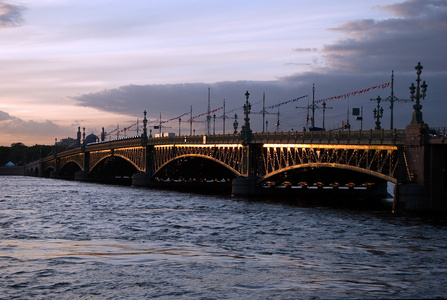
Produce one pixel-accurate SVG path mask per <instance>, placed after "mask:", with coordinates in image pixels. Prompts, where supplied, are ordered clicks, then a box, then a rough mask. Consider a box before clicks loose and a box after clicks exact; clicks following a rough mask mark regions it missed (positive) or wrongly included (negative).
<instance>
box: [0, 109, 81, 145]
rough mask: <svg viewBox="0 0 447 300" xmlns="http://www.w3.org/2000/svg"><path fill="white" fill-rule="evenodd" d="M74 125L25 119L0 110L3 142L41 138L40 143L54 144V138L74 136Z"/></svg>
mask: <svg viewBox="0 0 447 300" xmlns="http://www.w3.org/2000/svg"><path fill="white" fill-rule="evenodd" d="M75 134H76V132H75V129H74V127H73V128H72V127H63V126H59V125H57V124H55V123H54V122H52V121H48V120H47V121H45V122H36V121H33V120H30V121H25V120H22V119H20V118H17V117H13V116H10V115H9V114H8V113H6V112H4V111H0V137H1V138H0V139H1V140H2V142H3V143H5V142H6V143H9V144H11V143H15V142H22V143H25V144H27V143H30V142H32V141H35V140H39V141H40V142H39V143H40V144H52V143H54V138H63V137H68V136H74V135H75Z"/></svg>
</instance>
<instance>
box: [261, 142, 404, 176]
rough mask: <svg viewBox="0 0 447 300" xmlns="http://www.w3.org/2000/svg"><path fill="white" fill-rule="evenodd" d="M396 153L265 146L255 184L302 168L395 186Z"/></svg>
mask: <svg viewBox="0 0 447 300" xmlns="http://www.w3.org/2000/svg"><path fill="white" fill-rule="evenodd" d="M397 165H398V151H397V147H396V146H382V145H357V146H356V145H315V144H314V145H309V144H266V145H264V147H263V150H262V154H261V161H260V162H259V168H260V170H258V183H260V182H262V181H265V180H268V179H269V178H271V177H273V176H275V175H278V174H280V173H283V172H287V171H291V170H297V169H303V168H322V167H326V168H337V169H344V170H351V171H355V172H359V173H364V174H368V175H371V176H374V177H377V178H380V179H383V180H386V181H391V182H394V183H396V182H397V179H396V172H397Z"/></svg>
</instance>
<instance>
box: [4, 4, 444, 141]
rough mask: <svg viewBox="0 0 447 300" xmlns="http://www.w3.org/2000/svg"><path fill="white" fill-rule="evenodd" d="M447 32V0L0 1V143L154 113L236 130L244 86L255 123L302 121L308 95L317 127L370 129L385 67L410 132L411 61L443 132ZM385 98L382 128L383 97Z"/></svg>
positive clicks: (387, 90)
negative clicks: (418, 67)
mask: <svg viewBox="0 0 447 300" xmlns="http://www.w3.org/2000/svg"><path fill="white" fill-rule="evenodd" d="M446 37H447V1H445V0H406V1H404V0H397V1H393V0H370V1H358V0H345V1H331V0H275V1H266V0H256V1H254V0H247V1H233V0H164V1H153V0H147V1H141V0H126V1H123V0H95V1H91V0H20V1H19V0H17V1H16V0H0V45H1V46H0V65H1V67H0V146H9V145H11V144H12V143H16V142H22V143H24V144H25V145H28V146H32V145H35V144H45V145H50V144H54V142H55V139H57V140H61V139H63V138H67V137H76V132H77V130H78V127H81V130H83V129H82V128H85V132H86V134H87V135H88V134H90V133H94V134H96V135H99V134H100V132H101V129H102V127H104V128H105V131H106V132H107V133H110V134H109V135H108V137H107V139H109V138H112V139H113V138H117V137H124V136H133V135H137V133H138V134H141V131H142V119H143V112H144V111H147V118H148V120H149V128H150V129H152V130H153V134H155V133H157V132H158V130H156V129H154V127H153V126H156V125H159V123H160V119H161V121H162V122H163V123H162V130H163V132H174V133H175V134H176V135H177V134H179V131H180V133H181V134H182V135H185V134H189V132H190V130H191V128H192V129H193V132H194V134H206V133H208V130H209V131H210V133H213V132H215V133H223V132H224V128H223V127H224V118H223V115H224V112H225V116H227V118H225V132H226V133H231V132H232V131H233V130H234V129H233V123H234V116H235V114H236V115H237V116H238V121H239V127H238V130H240V126H241V124H242V123H243V109H242V106H243V104H244V103H245V100H246V99H245V93H246V91H248V92H249V94H250V96H249V101H250V103H251V104H252V109H251V112H252V114H251V115H250V118H251V127H252V129H253V130H254V131H257V132H259V131H262V130H266V131H277V130H278V131H289V130H303V128H308V127H309V126H311V120H309V118H307V115H308V107H309V105H310V104H312V101H313V100H315V101H316V105H317V109H315V113H314V125H315V126H317V127H323V120H324V125H325V126H324V127H325V128H326V129H327V130H330V129H334V130H335V129H337V128H340V127H341V126H342V125H343V124H346V122H347V120H348V119H349V123H350V124H351V129H352V130H358V129H360V128H362V129H363V130H369V129H372V128H374V127H375V121H376V119H374V112H373V110H374V108H377V101H375V100H371V99H376V98H378V96H380V97H381V98H382V99H387V98H388V97H390V95H391V85H390V83H391V75H392V71H394V90H393V91H394V95H395V97H396V98H397V99H399V100H400V101H397V102H394V110H393V115H394V124H393V127H394V128H397V129H404V128H405V127H406V126H407V125H408V124H409V123H410V122H411V115H412V111H413V108H412V106H413V104H414V102H408V101H405V100H409V99H410V92H409V86H410V85H411V83H414V84H416V73H415V69H414V67H415V66H416V65H417V64H418V62H420V63H421V65H422V66H423V70H422V74H421V79H422V80H425V81H426V83H427V85H428V88H427V93H426V97H425V99H423V100H421V104H422V106H423V108H422V112H423V118H424V121H425V122H426V123H427V124H428V125H429V126H431V127H444V126H447V122H446V117H445V115H446V113H447V84H446V83H447V38H446ZM313 87H315V89H314V90H313ZM208 99H210V110H211V111H213V112H212V113H211V114H210V115H216V117H215V119H214V118H212V119H211V123H210V126H209V127H208V126H207V123H206V122H205V120H206V114H207V112H208ZM263 99H265V109H263ZM323 102H324V103H326V107H327V109H326V110H324V113H323V109H322V107H323V106H322V104H323ZM224 103H225V111H224V109H223V104H224ZM379 105H380V107H382V108H383V118H381V119H380V121H381V127H382V128H384V129H390V128H391V124H390V122H391V110H390V102H389V101H382V102H381V103H380V104H379ZM353 108H361V111H362V112H363V121H362V122H361V121H359V120H356V117H355V116H353V115H352V114H351V113H352V109H353ZM191 111H192V113H191ZM262 111H265V112H266V114H265V115H264V121H266V122H263V115H262V114H261V112H262ZM309 115H310V116H312V112H311V111H310V114H309ZM323 115H324V118H323ZM179 116H182V117H181V121H180V122H179V119H178V117H179ZM191 116H192V117H193V118H191ZM191 119H192V120H193V122H192V123H191V122H188V121H189V120H191ZM169 120H170V121H169ZM214 120H215V121H214ZM278 120H279V125H277V124H278V122H277V121H278ZM135 123H138V131H137V126H136V125H133V124H135ZM191 124H192V127H191ZM132 125H133V126H132ZM263 125H264V126H263ZM128 127H129V129H128V130H126V131H125V132H124V131H123V129H124V128H128ZM263 127H264V128H263ZM117 128H119V130H117ZM118 131H121V132H120V133H119V136H118V135H117V132H118Z"/></svg>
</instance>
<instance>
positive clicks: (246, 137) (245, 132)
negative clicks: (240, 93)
mask: <svg viewBox="0 0 447 300" xmlns="http://www.w3.org/2000/svg"><path fill="white" fill-rule="evenodd" d="M249 97H250V93H248V91H247V92H246V93H245V104H244V115H245V118H244V121H245V122H244V125H243V126H242V130H241V137H242V140H243V141H244V144H249V143H250V141H251V134H252V131H251V129H250V111H251V104H250V102H248V98H249Z"/></svg>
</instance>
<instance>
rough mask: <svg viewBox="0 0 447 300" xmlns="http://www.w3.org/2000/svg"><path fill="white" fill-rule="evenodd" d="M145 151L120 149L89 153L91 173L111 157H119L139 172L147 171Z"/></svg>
mask: <svg viewBox="0 0 447 300" xmlns="http://www.w3.org/2000/svg"><path fill="white" fill-rule="evenodd" d="M144 156H145V150H144V148H143V147H129V148H118V149H109V150H101V151H92V152H90V153H89V172H91V171H92V170H93V169H95V167H96V166H98V164H100V163H101V162H103V161H104V160H105V159H107V158H110V157H119V158H122V159H124V160H125V161H127V162H128V163H130V164H131V165H132V166H133V167H135V169H136V170H137V171H138V172H144V171H146V168H145V159H144Z"/></svg>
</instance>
